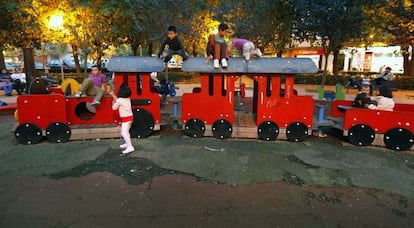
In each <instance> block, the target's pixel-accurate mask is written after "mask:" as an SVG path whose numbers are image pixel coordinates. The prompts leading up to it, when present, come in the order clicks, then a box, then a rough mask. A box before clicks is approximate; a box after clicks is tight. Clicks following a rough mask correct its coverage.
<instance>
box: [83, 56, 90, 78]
mask: <svg viewBox="0 0 414 228" xmlns="http://www.w3.org/2000/svg"><path fill="white" fill-rule="evenodd" d="M88 56H89V52H85V56H84V58H85V59H84V60H83V72H84V73H85V74H88Z"/></svg>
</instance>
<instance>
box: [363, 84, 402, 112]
mask: <svg viewBox="0 0 414 228" xmlns="http://www.w3.org/2000/svg"><path fill="white" fill-rule="evenodd" d="M378 92H379V96H376V97H373V100H374V101H376V103H377V104H365V107H366V108H369V109H372V110H384V111H393V109H394V106H395V103H394V100H393V99H392V91H391V90H390V88H388V86H380V87H378Z"/></svg>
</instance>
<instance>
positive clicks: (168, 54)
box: [158, 25, 188, 63]
mask: <svg viewBox="0 0 414 228" xmlns="http://www.w3.org/2000/svg"><path fill="white" fill-rule="evenodd" d="M166 46H168V49H167V50H165V47H166ZM173 55H180V56H181V57H183V60H184V61H185V60H187V59H188V55H187V53H186V52H185V49H184V45H183V42H182V41H181V39H180V38H179V37H178V33H177V28H176V27H175V26H172V25H171V26H170V27H168V29H167V38H166V39H165V40H164V42H162V44H161V47H160V50H159V51H158V57H159V58H160V57H162V58H164V62H165V63H168V61H170V60H171V58H172V56H173Z"/></svg>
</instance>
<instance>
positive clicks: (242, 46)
mask: <svg viewBox="0 0 414 228" xmlns="http://www.w3.org/2000/svg"><path fill="white" fill-rule="evenodd" d="M234 48H236V49H237V51H238V52H239V55H240V56H243V57H244V59H245V60H246V61H249V60H250V57H251V56H252V55H256V56H258V57H262V52H261V51H260V49H259V48H257V47H256V46H255V45H254V43H253V42H251V41H250V40H246V39H241V38H237V37H236V36H234V35H233V36H232V40H231V43H230V45H229V48H228V52H229V54H230V55H231V54H232V52H233V49H234Z"/></svg>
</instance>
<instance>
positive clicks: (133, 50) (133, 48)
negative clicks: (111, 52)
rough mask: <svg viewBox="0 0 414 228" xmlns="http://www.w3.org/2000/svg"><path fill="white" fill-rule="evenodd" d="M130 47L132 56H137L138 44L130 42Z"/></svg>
mask: <svg viewBox="0 0 414 228" xmlns="http://www.w3.org/2000/svg"><path fill="white" fill-rule="evenodd" d="M131 49H132V55H133V56H138V45H136V44H131Z"/></svg>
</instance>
